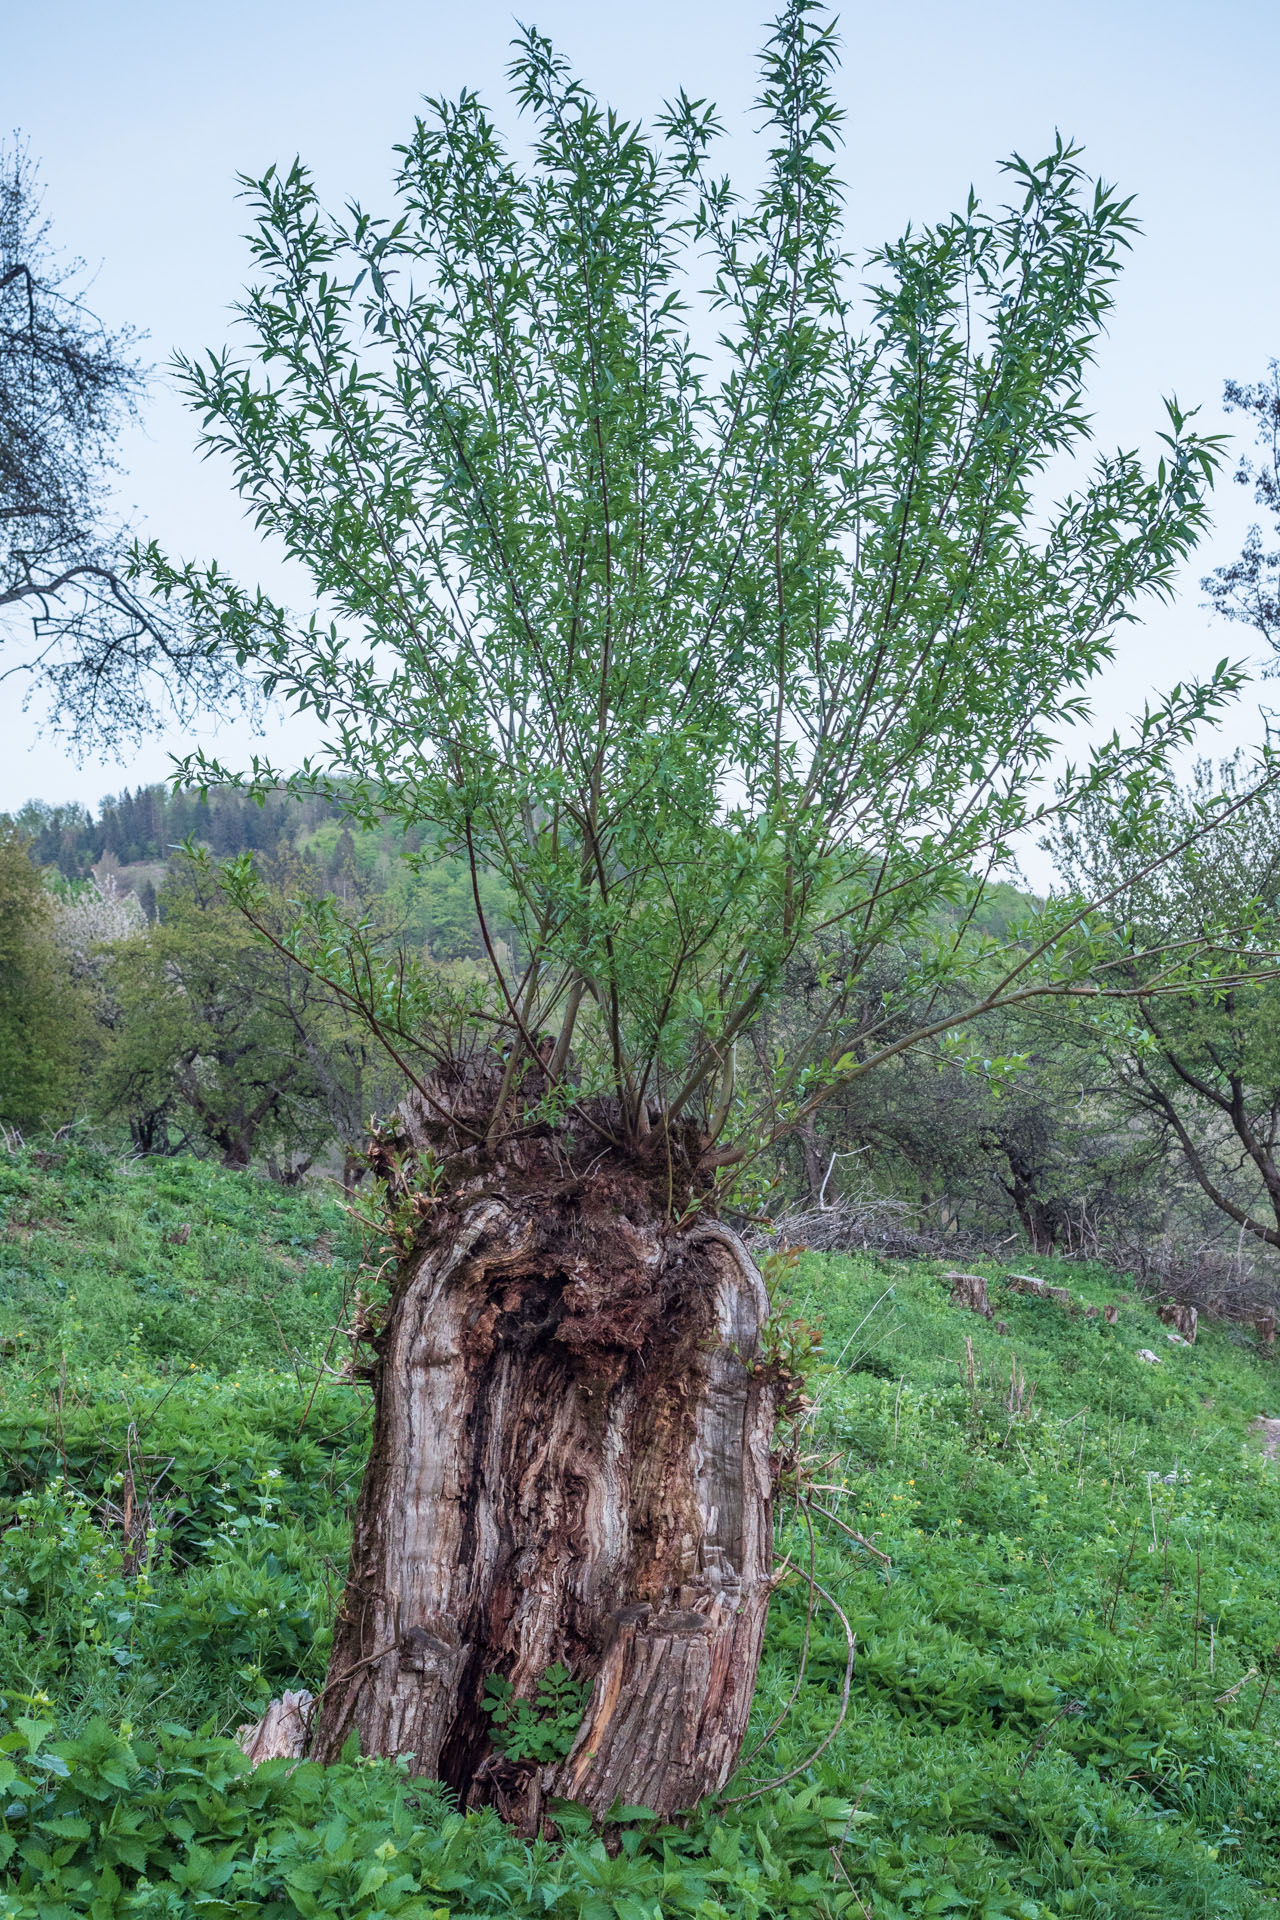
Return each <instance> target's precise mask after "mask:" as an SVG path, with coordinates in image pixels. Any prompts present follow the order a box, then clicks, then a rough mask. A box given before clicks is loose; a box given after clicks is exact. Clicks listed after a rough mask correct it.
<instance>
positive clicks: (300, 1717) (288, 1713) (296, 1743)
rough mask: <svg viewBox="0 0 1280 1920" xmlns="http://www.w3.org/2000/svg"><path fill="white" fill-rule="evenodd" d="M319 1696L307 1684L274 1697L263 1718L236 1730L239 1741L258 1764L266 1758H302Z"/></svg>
mask: <svg viewBox="0 0 1280 1920" xmlns="http://www.w3.org/2000/svg"><path fill="white" fill-rule="evenodd" d="M314 1706H315V1700H314V1698H313V1697H312V1695H311V1694H309V1693H308V1692H307V1690H306V1688H305V1687H302V1688H299V1690H298V1692H297V1693H286V1694H283V1695H282V1696H281V1698H280V1699H279V1700H273V1701H272V1702H271V1705H270V1706H269V1707H268V1708H267V1710H266V1712H265V1713H264V1714H263V1716H262V1718H261V1720H256V1721H254V1722H253V1723H252V1724H251V1725H246V1726H243V1727H239V1728H237V1730H236V1744H237V1745H238V1746H239V1748H240V1751H241V1752H242V1753H247V1754H248V1756H249V1759H250V1760H251V1761H252V1762H253V1765H254V1766H255V1767H259V1766H261V1765H262V1762H263V1761H264V1760H300V1759H301V1758H302V1755H303V1754H304V1753H305V1752H306V1750H307V1741H308V1739H309V1738H310V1735H311V1715H312V1709H313V1708H314Z"/></svg>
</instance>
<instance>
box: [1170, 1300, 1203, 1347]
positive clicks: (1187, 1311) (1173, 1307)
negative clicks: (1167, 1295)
mask: <svg viewBox="0 0 1280 1920" xmlns="http://www.w3.org/2000/svg"><path fill="white" fill-rule="evenodd" d="M1160 1318H1161V1319H1162V1320H1163V1322H1164V1324H1165V1326H1166V1327H1172V1328H1173V1330H1174V1332H1175V1333H1178V1334H1181V1336H1182V1338H1183V1339H1184V1340H1185V1341H1186V1343H1187V1345H1188V1346H1189V1347H1193V1346H1194V1345H1195V1342H1196V1327H1197V1325H1198V1324H1199V1319H1200V1316H1199V1314H1198V1313H1197V1312H1196V1310H1195V1308H1194V1307H1184V1306H1182V1305H1180V1304H1179V1303H1178V1302H1177V1301H1174V1300H1167V1301H1166V1302H1165V1304H1164V1306H1162V1307H1161V1309H1160Z"/></svg>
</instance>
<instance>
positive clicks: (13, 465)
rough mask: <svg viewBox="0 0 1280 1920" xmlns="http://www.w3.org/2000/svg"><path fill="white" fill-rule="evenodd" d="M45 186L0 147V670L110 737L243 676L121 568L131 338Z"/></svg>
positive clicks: (125, 563)
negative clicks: (119, 486) (48, 204)
mask: <svg viewBox="0 0 1280 1920" xmlns="http://www.w3.org/2000/svg"><path fill="white" fill-rule="evenodd" d="M41 199H42V196H41V190H40V184H39V179H38V175H37V171H36V167H35V164H34V162H33V161H32V159H31V157H30V155H29V153H28V151H27V149H26V147H25V146H24V145H23V144H21V143H18V144H16V145H15V146H14V147H12V148H10V149H9V150H7V151H0V642H2V644H3V657H2V661H0V675H2V677H3V678H6V679H7V678H9V677H10V676H11V675H19V676H22V677H24V678H26V679H27V681H28V686H29V689H30V690H33V691H34V690H37V689H38V690H39V691H41V692H42V693H44V694H46V695H48V696H49V697H50V698H51V703H52V708H53V712H54V716H55V719H56V720H57V722H58V724H59V725H60V726H61V727H63V728H64V729H65V730H66V731H67V732H69V733H71V734H72V735H73V736H77V737H80V738H85V737H87V736H88V735H90V734H92V735H93V736H94V737H95V738H96V739H98V740H99V741H114V740H119V739H122V738H131V737H136V736H137V735H138V734H140V733H141V732H143V731H144V730H145V729H146V728H148V727H149V726H151V725H153V724H154V723H155V722H156V720H157V719H158V717H159V715H160V713H161V712H162V711H165V710H169V711H172V710H173V709H174V708H176V709H177V710H178V711H179V712H180V713H183V714H185V713H187V712H189V711H190V710H191V709H193V708H194V707H195V706H197V705H199V704H202V703H206V702H208V701H210V700H211V699H213V698H215V697H216V698H217V699H219V700H220V701H222V702H225V701H226V699H227V697H228V696H229V695H230V694H232V693H233V692H235V691H241V692H242V691H243V683H242V682H241V680H240V676H239V673H238V669H237V668H236V667H235V665H234V663H233V662H232V661H231V660H230V659H229V658H228V657H226V656H224V655H222V654H220V653H218V652H217V651H216V650H211V649H210V647H209V645H208V643H207V641H204V642H201V641H197V640H195V639H194V638H193V637H192V634H191V632H190V629H189V628H188V627H186V626H185V625H184V624H183V623H182V622H181V621H180V620H176V619H174V618H173V617H171V615H170V614H169V612H168V610H167V609H166V608H165V606H164V604H163V602H162V601H158V600H156V599H155V598H153V597H151V596H149V595H148V594H147V593H145V592H144V591H142V590H140V588H139V587H138V586H137V585H136V584H135V582H134V580H133V578H132V573H131V561H130V555H131V551H132V546H133V540H132V536H131V533H130V531H129V528H128V527H127V526H126V525H125V524H124V523H123V522H122V521H121V520H120V519H118V517H116V515H115V514H114V513H113V510H112V500H111V493H112V487H113V482H114V479H115V475H116V473H117V471H118V463H117V459H116V447H117V443H118V439H119V435H120V432H121V430H122V429H123V428H124V427H125V426H126V425H127V424H128V422H129V421H131V420H133V419H135V418H136V417H137V414H138V408H139V403H140V401H141V398H142V394H143V389H144V384H145V368H144V367H143V364H142V362H141V361H140V359H139V357H138V346H139V343H140V339H141V336H140V335H139V334H138V333H136V332H135V331H134V330H133V329H132V328H130V327H122V328H119V329H117V330H115V331H112V330H111V329H110V328H109V327H107V326H106V325H105V324H104V323H103V322H102V321H101V320H100V319H99V318H98V317H97V315H96V314H94V313H93V312H92V311H91V310H90V308H89V307H88V305H87V304H86V299H85V294H86V290H87V284H88V283H87V276H86V273H85V269H84V264H83V262H82V261H79V260H64V259H61V258H60V257H59V255H58V253H57V251H56V249H55V247H54V245H53V242H52V238H51V230H50V225H49V222H48V221H47V220H46V219H45V218H44V214H43V211H42V206H41Z"/></svg>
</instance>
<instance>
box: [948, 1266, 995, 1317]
mask: <svg viewBox="0 0 1280 1920" xmlns="http://www.w3.org/2000/svg"><path fill="white" fill-rule="evenodd" d="M946 1277H947V1279H948V1280H949V1281H950V1282H951V1304H952V1306H953V1307H963V1308H965V1309H966V1311H967V1312H969V1313H980V1314H981V1315H982V1317H983V1319H984V1320H990V1319H991V1318H992V1317H993V1315H994V1311H995V1310H994V1308H993V1307H992V1306H991V1303H990V1302H989V1301H988V1299H987V1283H986V1281H985V1280H984V1279H983V1277H982V1275H981V1274H980V1273H949V1274H948V1275H947V1276H946Z"/></svg>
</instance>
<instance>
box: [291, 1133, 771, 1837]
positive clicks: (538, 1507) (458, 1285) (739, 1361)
mask: <svg viewBox="0 0 1280 1920" xmlns="http://www.w3.org/2000/svg"><path fill="white" fill-rule="evenodd" d="M598 1157H599V1156H598V1155H597V1158H598ZM554 1166H555V1161H554V1160H553V1159H552V1156H551V1152H550V1150H549V1149H548V1151H546V1152H545V1153H543V1154H542V1155H541V1156H540V1157H539V1155H538V1154H537V1153H533V1154H532V1155H526V1158H525V1160H524V1162H523V1163H522V1165H521V1167H520V1168H519V1169H517V1168H515V1167H513V1166H512V1165H511V1164H510V1163H508V1164H507V1165H506V1166H505V1167H504V1168H502V1169H500V1170H499V1173H497V1174H495V1173H494V1171H493V1170H492V1169H490V1171H489V1173H488V1176H487V1177H485V1178H481V1177H478V1176H477V1177H475V1178H472V1179H470V1180H469V1181H464V1182H462V1183H461V1184H460V1185H459V1186H456V1187H455V1188H454V1190H453V1191H452V1193H451V1196H450V1198H449V1199H447V1200H444V1201H437V1202H436V1203H433V1204H431V1205H428V1203H426V1202H425V1201H421V1202H420V1203H419V1206H420V1211H421V1212H422V1213H423V1214H424V1216H425V1223H424V1225H423V1227H422V1229H421V1230H420V1232H419V1234H418V1236H417V1238H416V1241H415V1244H414V1246H413V1248H412V1249H411V1250H410V1251H409V1252H407V1253H406V1255H405V1257H404V1258H403V1260H402V1263H401V1268H400V1274H399V1280H398V1283H397V1286H396V1290H395V1293H394V1296H393V1300H392V1304H391V1307H390V1310H389V1313H388V1316H387V1319H386V1321H385V1324H384V1325H383V1327H382V1329H381V1331H380V1333H379V1334H378V1336H377V1340H376V1343H375V1344H376V1352H377V1359H376V1363H375V1367H374V1389H375V1420H374V1437H373V1445H372V1451H371V1456H370V1460H369V1465H368V1469H367V1471H366V1475H365V1479H364V1483H363V1486H362V1489H361V1493H360V1497H359V1501H358V1506H357V1512H356V1522H355V1536H354V1541H353V1547H352V1559H351V1572H350V1578H349V1582H348V1586H347V1590H346V1595H345V1598H344V1601H343V1605H342V1607H341V1610H340V1613H339V1618H338V1622H337V1625H336V1629H335V1637H334V1646H333V1653H332V1659H331V1665H330V1671H329V1678H328V1682H327V1685H326V1688H325V1692H324V1695H323V1697H322V1701H321V1706H320V1714H319V1721H318V1727H317V1733H316V1739H315V1743H314V1752H315V1754H316V1756H317V1757H318V1758H320V1759H330V1758H332V1757H334V1756H335V1755H336V1754H337V1753H338V1752H339V1751H340V1750H341V1748H342V1745H343V1743H344V1741H345V1740H346V1738H347V1737H348V1735H349V1733H350V1732H351V1731H352V1730H353V1729H354V1730H356V1731H357V1732H358V1733H359V1736H360V1741H361V1748H362V1751H364V1752H365V1753H378V1754H392V1755H401V1754H412V1755H413V1762H412V1764H413V1768H414V1771H416V1772H418V1773H422V1774H434V1775H438V1776H439V1777H441V1778H443V1779H444V1780H445V1781H446V1782H447V1783H448V1784H449V1785H450V1786H451V1787H452V1788H453V1789H454V1790H455V1791H456V1792H457V1794H458V1795H459V1798H460V1800H461V1802H462V1803H463V1804H465V1805H475V1804H479V1803H484V1802H488V1803H492V1804H496V1805H497V1806H499V1808H500V1809H501V1810H502V1811H503V1812H504V1813H505V1814H506V1815H507V1816H508V1817H510V1818H513V1819H515V1820H516V1821H517V1822H518V1823H519V1824H520V1825H522V1826H523V1827H524V1828H525V1830H526V1831H532V1830H533V1829H535V1828H536V1826H537V1823H538V1819H539V1809H540V1807H541V1805H542V1803H543V1801H544V1800H545V1798H546V1797H547V1796H562V1797H565V1798H571V1799H573V1800H576V1801H579V1802H581V1803H583V1804H585V1805H586V1806H588V1807H590V1808H592V1809H593V1810H594V1811H595V1812H597V1813H603V1812H605V1811H607V1810H608V1808H609V1807H610V1806H611V1805H612V1804H613V1803H614V1802H615V1801H617V1800H621V1801H623V1802H624V1803H627V1804H638V1805H645V1806H648V1807H652V1808H653V1809H655V1810H656V1811H658V1812H660V1813H664V1814H666V1813H671V1812H674V1811H677V1810H678V1809H682V1808H686V1807H689V1806H692V1805H693V1804H695V1803H696V1802H697V1801H698V1800H699V1799H700V1798H701V1797H702V1796H703V1795H705V1794H707V1793H708V1792H712V1791H715V1790H716V1789H718V1788H719V1787H721V1786H722V1785H723V1783H724V1781H725V1780H726V1779H727V1778H728V1775H729V1774H730V1772H731V1771H732V1768H733V1765H734V1762H735V1760H736V1758H737V1755H738V1751H739V1748H740V1745H741V1741H742V1736H743V1733H744V1731H745V1728H746V1721H747V1715H748V1712H749V1709H750V1704H751V1695H752V1690H753V1687H754V1683H755V1676H756V1668H757V1665H758V1661H759V1656H760V1647H761V1641H762V1638H763V1633H764V1625H765V1614H766V1610H767V1606H768V1599H769V1592H770V1585H771V1577H770V1575H771V1546H772V1542H771V1513H770V1495H771V1472H770V1462H769V1443H770V1437H771V1432H772V1426H773V1413H774V1398H775V1386H774V1383H773V1380H772V1377H771V1376H770V1374H769V1372H768V1370H767V1369H765V1368H762V1367H760V1366H758V1365H757V1364H756V1362H757V1356H758V1348H759V1336H760V1329H761V1326H762V1323H763V1321H764V1318H765V1315H766V1312H767V1301H766V1296H765V1293H764V1288H763V1285H762V1283H761V1280H760V1276H759V1274H758V1272H757V1270H756V1268H755V1265H754V1263H753V1262H752V1260H751V1258H750V1256H749V1255H748V1254H747V1252H746V1250H745V1249H744V1247H743V1246H742V1244H741V1242H740V1241H739V1240H738V1239H737V1238H736V1236H735V1235H733V1234H732V1233H731V1232H729V1231H728V1230H727V1229H725V1228H723V1227H721V1226H719V1225H717V1224H715V1223H711V1222H703V1223H702V1224H700V1225H697V1226H695V1227H693V1228H692V1229H691V1230H688V1231H684V1232H678V1231H675V1230H674V1229H673V1228H672V1227H671V1226H670V1225H669V1224H668V1222H667V1220H666V1218H665V1215H664V1211H663V1210H660V1209H659V1207H658V1206H657V1205H656V1204H655V1201H654V1199H653V1196H652V1193H651V1191H650V1187H649V1185H648V1184H647V1183H646V1181H645V1179H644V1178H643V1177H641V1176H640V1175H639V1174H634V1175H633V1174H631V1173H628V1172H627V1171H626V1170H625V1169H620V1168H618V1167H617V1166H613V1167H611V1168H604V1169H597V1170H595V1171H594V1172H588V1173H586V1174H583V1175H572V1174H571V1176H570V1177H569V1178H568V1179H564V1178H560V1179H556V1178H554V1177H552V1175H553V1171H554ZM554 1663H562V1664H563V1665H564V1666H566V1667H567V1668H568V1669H569V1670H570V1672H571V1673H572V1674H573V1675H574V1676H575V1678H576V1679H577V1680H579V1681H580V1682H589V1683H590V1684H591V1694H590V1700H589V1704H588V1706H587V1709H586V1713H585V1716H584V1718H583V1720H582V1723H581V1726H580V1728H579V1730H578V1733H577V1737H576V1739H575V1740H574V1743H573V1746H572V1749H571V1751H570V1752H569V1753H568V1755H567V1757H565V1758H564V1759H563V1760H561V1761H558V1762H556V1763H553V1764H547V1765H541V1766H538V1765H535V1764H534V1763H532V1762H530V1761H527V1760H526V1761H515V1760H511V1759H508V1758H504V1757H503V1756H502V1754H501V1753H499V1752H497V1751H496V1750H495V1746H494V1744H493V1741H492V1739H491V1737H490V1735H491V1725H490V1722H489V1721H488V1719H487V1718H486V1715H485V1714H484V1712H483V1710H482V1708H481V1696H482V1693H483V1689H484V1684H485V1681H486V1679H487V1678H488V1677H489V1676H490V1675H492V1674H498V1675H501V1676H504V1677H505V1678H506V1679H508V1680H509V1681H510V1682H511V1683H512V1685H513V1687H514V1689H515V1692H516V1694H517V1695H518V1696H520V1697H522V1698H527V1699H532V1698H533V1696H534V1695H535V1694H536V1691H537V1687H538V1683H539V1680H540V1678H541V1676H542V1675H543V1674H544V1673H545V1671H546V1669H547V1668H548V1667H549V1666H551V1665H553V1664H554Z"/></svg>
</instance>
